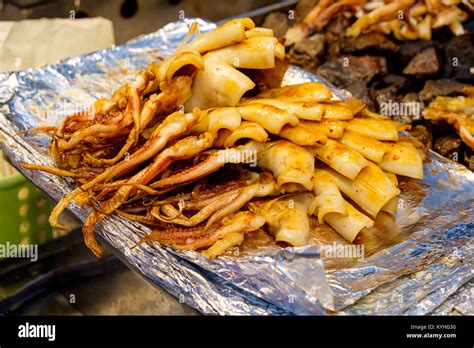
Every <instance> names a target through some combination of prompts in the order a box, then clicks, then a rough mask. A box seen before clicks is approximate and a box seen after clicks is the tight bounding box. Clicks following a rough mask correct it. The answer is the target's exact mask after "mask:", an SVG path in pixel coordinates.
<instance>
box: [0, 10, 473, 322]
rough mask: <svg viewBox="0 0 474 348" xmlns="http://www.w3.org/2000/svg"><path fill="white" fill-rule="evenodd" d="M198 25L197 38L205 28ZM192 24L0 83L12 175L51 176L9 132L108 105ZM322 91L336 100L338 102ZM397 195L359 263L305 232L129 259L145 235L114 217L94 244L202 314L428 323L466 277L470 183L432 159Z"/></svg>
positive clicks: (25, 141) (40, 179)
mask: <svg viewBox="0 0 474 348" xmlns="http://www.w3.org/2000/svg"><path fill="white" fill-rule="evenodd" d="M196 20H197V21H198V22H199V24H200V30H201V32H205V31H208V30H211V29H213V28H214V27H215V25H214V24H213V23H210V22H206V21H203V20H200V19H196ZM192 21H194V20H192V19H186V20H183V21H179V22H176V23H171V24H168V25H167V26H165V27H164V28H162V29H160V30H159V31H157V32H155V33H152V34H149V35H145V36H142V37H139V38H137V39H135V40H133V41H131V42H129V43H127V44H125V45H122V46H117V47H114V48H111V49H106V50H102V51H98V52H93V53H90V54H87V55H82V56H77V57H73V58H69V59H66V60H63V61H61V62H59V63H57V64H53V65H50V66H47V67H44V68H42V69H37V70H26V71H21V72H17V73H5V74H0V106H1V108H0V141H1V148H2V150H3V151H4V153H5V154H6V155H7V156H8V157H9V158H10V160H11V161H12V163H13V164H14V165H15V166H16V167H18V168H19V169H20V170H22V169H21V168H20V164H21V163H25V162H26V163H37V164H45V165H52V164H53V163H52V161H51V159H50V158H49V157H48V155H47V144H48V138H47V137H42V136H29V137H28V136H24V135H22V136H19V135H16V132H18V131H21V130H25V129H28V128H32V127H35V126H38V125H43V124H57V123H59V121H60V120H61V119H62V118H63V117H64V116H66V115H67V114H70V113H72V112H75V111H79V110H78V109H80V108H84V107H87V106H88V105H90V104H92V103H93V101H94V100H95V99H96V98H99V97H107V96H109V95H110V93H111V92H112V91H113V90H114V89H115V88H117V87H119V86H120V85H121V84H123V82H124V80H131V79H132V78H133V76H134V72H136V71H137V70H139V69H141V68H144V67H146V66H147V65H148V63H149V62H151V61H152V60H154V59H156V57H157V55H160V56H167V55H170V54H172V53H173V52H174V50H175V48H176V47H177V46H178V44H179V43H180V41H181V39H182V38H183V37H184V35H185V34H186V32H187V29H188V26H189V25H190V23H191V22H192ZM303 81H322V82H325V81H324V80H323V79H321V78H318V77H316V76H313V75H311V74H310V73H307V72H305V71H303V70H301V69H298V68H296V67H291V68H290V69H289V71H288V72H287V74H286V76H285V79H284V83H285V84H290V83H299V82H303ZM325 83H326V82H325ZM331 88H332V89H333V91H334V92H335V94H336V95H337V96H338V97H340V98H346V97H347V96H348V94H347V92H345V91H340V90H337V89H335V88H334V87H331ZM68 105H69V106H71V108H69V107H67V106H68ZM74 106H75V108H74ZM78 106H79V107H78ZM22 172H23V173H24V174H25V175H26V176H27V177H28V178H29V179H31V180H32V181H33V182H34V183H35V184H36V185H37V186H38V187H40V188H41V189H42V190H43V191H45V192H47V193H48V194H49V195H50V196H51V197H53V198H54V199H56V200H59V199H60V198H61V197H63V195H64V194H66V193H67V192H69V191H70V190H71V189H73V187H74V184H73V183H72V181H70V180H69V179H63V178H58V177H55V176H52V175H49V174H45V173H42V172H31V171H25V170H22ZM402 184H403V185H404V189H403V190H402V191H403V193H402V195H401V196H400V199H399V202H402V204H399V209H398V213H397V216H396V220H395V222H393V221H392V222H391V223H390V222H389V223H388V225H387V221H385V222H384V221H381V224H382V225H381V226H382V227H379V228H378V230H377V229H376V230H374V231H372V232H371V233H373V235H371V234H368V235H366V236H362V237H361V238H362V239H361V242H367V245H368V246H369V247H370V246H371V245H372V247H371V248H369V249H370V250H368V251H369V253H368V255H367V257H365V258H363V259H358V260H355V261H352V262H345V261H344V262H342V261H341V260H335V262H331V260H326V259H324V258H323V257H322V253H321V248H320V246H319V245H318V244H321V240H320V239H321V238H322V237H321V236H323V235H324V236H329V237H328V238H327V239H324V238H323V239H322V240H326V242H327V241H332V240H337V236H334V234H335V233H334V232H331V231H330V229H327V230H325V231H322V230H321V231H320V232H317V233H315V235H314V238H313V239H312V240H316V241H318V240H320V241H319V243H318V242H316V243H313V244H314V245H308V246H305V247H301V248H285V249H281V248H278V247H276V246H274V245H266V246H262V247H258V248H255V249H253V250H252V249H251V250H248V251H246V252H244V253H242V254H240V255H239V256H232V255H229V256H224V257H220V258H218V259H217V260H212V261H210V260H207V259H205V258H204V257H202V256H201V255H200V254H198V253H195V252H176V251H173V250H171V249H170V248H167V247H163V246H160V245H154V246H148V245H147V244H141V245H140V246H139V247H137V248H134V249H133V250H132V249H131V246H133V245H134V244H135V243H136V242H138V241H139V240H140V234H142V233H143V232H145V233H147V232H149V230H148V229H147V228H146V227H144V226H142V225H140V224H138V223H135V222H131V221H127V220H125V219H123V218H121V217H118V216H111V217H108V218H107V219H105V220H103V221H101V222H100V223H99V224H98V225H97V226H96V233H97V235H98V237H99V239H100V240H101V241H102V242H103V243H104V244H105V245H106V246H108V247H109V248H110V249H111V250H112V251H113V252H114V253H115V254H116V255H117V256H118V257H120V258H121V259H122V260H123V261H124V262H125V263H126V264H127V265H129V266H130V267H131V268H132V269H134V270H135V271H136V272H138V273H139V274H141V275H142V276H143V277H144V278H145V279H147V280H148V281H150V282H151V283H153V284H154V285H156V286H160V287H163V288H165V289H166V290H167V291H168V292H170V293H171V294H173V295H175V296H176V297H178V298H179V299H180V300H181V301H182V302H184V303H186V304H188V305H190V306H192V307H194V308H196V309H197V310H199V311H201V312H202V313H205V314H237V315H244V314H245V315H249V314H250V315H268V314H270V315H271V314H303V315H309V314H325V313H328V312H331V311H338V313H340V314H427V313H430V312H432V311H433V310H435V309H436V308H437V307H439V306H440V305H441V304H442V303H443V302H444V301H445V300H446V299H447V298H448V297H449V296H450V295H452V294H453V293H455V292H456V291H457V290H458V289H459V288H460V287H461V286H462V285H463V284H465V283H467V282H468V281H469V280H470V279H472V277H473V269H472V264H473V260H472V258H473V252H472V247H473V230H474V206H473V200H474V174H473V173H472V172H470V171H469V170H468V169H466V168H465V167H463V166H461V165H458V164H455V163H453V162H451V161H449V160H447V159H445V158H443V157H441V156H439V155H437V154H435V153H432V152H430V153H429V156H428V160H427V163H426V164H425V178H424V179H423V180H422V181H421V182H418V183H417V182H414V181H406V182H403V183H402ZM69 208H70V210H71V212H72V213H74V214H75V215H76V216H77V217H78V218H79V219H81V220H85V218H86V217H87V215H88V214H89V213H90V210H89V209H88V208H87V207H81V206H78V205H76V204H74V203H71V205H70V207H69ZM376 225H377V224H376ZM374 236H375V237H374ZM364 238H366V239H364ZM339 239H340V238H339ZM333 261H334V260H333Z"/></svg>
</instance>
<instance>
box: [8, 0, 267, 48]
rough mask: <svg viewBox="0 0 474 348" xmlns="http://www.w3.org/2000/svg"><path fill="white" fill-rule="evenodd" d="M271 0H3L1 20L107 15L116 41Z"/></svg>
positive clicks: (220, 16) (226, 14) (216, 17)
mask: <svg viewBox="0 0 474 348" xmlns="http://www.w3.org/2000/svg"><path fill="white" fill-rule="evenodd" d="M274 2H276V1H271V0H234V1H224V2H223V1H221V0H206V1H200V0H123V1H121V0H97V1H96V0H76V1H74V0H58V1H47V0H10V1H8V0H3V1H1V0H0V20H8V21H12V20H21V19H35V18H44V17H45V18H69V17H70V16H71V15H73V13H72V12H71V11H74V12H75V14H74V15H75V18H85V17H105V18H108V19H110V20H111V21H112V22H113V27H114V34H115V42H116V43H117V44H121V43H124V42H126V41H128V40H130V39H132V38H134V37H136V36H138V35H140V34H144V33H150V32H153V31H155V30H158V29H159V28H161V27H162V26H163V25H165V24H167V23H169V22H173V21H176V20H178V19H179V18H180V16H183V15H184V16H185V17H188V18H190V17H200V18H206V19H210V20H213V21H218V20H222V19H224V18H227V17H231V16H235V15H237V14H240V13H242V12H246V11H249V10H253V9H256V8H258V7H262V6H265V5H269V4H271V3H274Z"/></svg>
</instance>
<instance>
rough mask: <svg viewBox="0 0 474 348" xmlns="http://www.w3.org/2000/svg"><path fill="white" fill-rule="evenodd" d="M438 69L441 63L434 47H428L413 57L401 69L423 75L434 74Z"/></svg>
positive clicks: (418, 75) (405, 72)
mask: <svg viewBox="0 0 474 348" xmlns="http://www.w3.org/2000/svg"><path fill="white" fill-rule="evenodd" d="M440 69H441V63H440V60H439V58H438V55H437V53H436V50H435V48H434V47H428V48H425V49H424V50H423V51H421V52H419V53H417V54H416V55H415V56H414V57H413V59H412V60H411V61H410V63H408V65H407V66H406V67H405V69H403V73H404V74H407V75H416V76H417V77H424V76H431V75H435V74H436V73H438V71H439V70H440Z"/></svg>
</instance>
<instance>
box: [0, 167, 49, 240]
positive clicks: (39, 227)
mask: <svg viewBox="0 0 474 348" xmlns="http://www.w3.org/2000/svg"><path fill="white" fill-rule="evenodd" d="M50 213H51V201H50V200H49V198H47V197H46V196H45V195H44V194H43V193H42V192H41V191H40V190H39V189H37V188H36V187H35V186H34V185H33V184H32V183H30V182H29V181H28V180H27V179H26V178H25V177H24V176H22V175H21V174H19V173H16V174H14V175H12V176H8V177H5V178H0V243H1V244H5V243H6V242H10V243H11V244H44V243H46V242H48V241H50V240H51V239H52V238H53V233H52V229H51V226H50V224H49V222H48V217H49V214H50Z"/></svg>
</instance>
